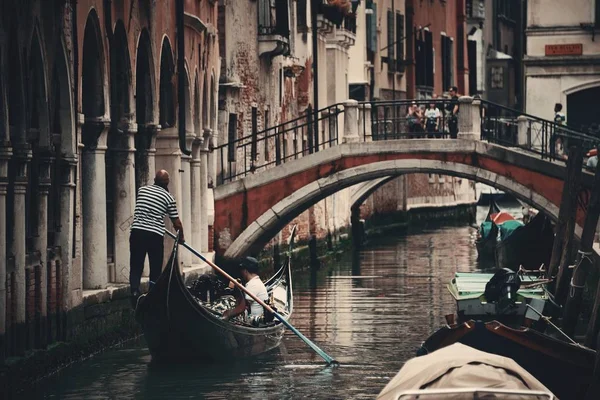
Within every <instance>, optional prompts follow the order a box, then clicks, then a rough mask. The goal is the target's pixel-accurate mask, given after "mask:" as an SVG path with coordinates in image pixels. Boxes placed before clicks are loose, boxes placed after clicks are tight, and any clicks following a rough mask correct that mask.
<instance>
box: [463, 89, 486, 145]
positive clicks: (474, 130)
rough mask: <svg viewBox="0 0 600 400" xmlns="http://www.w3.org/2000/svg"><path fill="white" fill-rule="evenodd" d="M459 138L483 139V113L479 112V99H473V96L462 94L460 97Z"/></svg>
mask: <svg viewBox="0 0 600 400" xmlns="http://www.w3.org/2000/svg"><path fill="white" fill-rule="evenodd" d="M458 102H459V110H460V112H459V113H458V139H468V140H480V139H481V115H480V114H479V105H480V104H481V102H480V101H479V100H475V101H473V97H470V96H461V97H460V98H459V99H458Z"/></svg>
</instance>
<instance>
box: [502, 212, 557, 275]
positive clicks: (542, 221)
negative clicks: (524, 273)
mask: <svg viewBox="0 0 600 400" xmlns="http://www.w3.org/2000/svg"><path fill="white" fill-rule="evenodd" d="M553 241H554V229H553V227H552V223H551V221H550V219H549V218H548V217H546V216H545V215H544V214H542V213H538V214H537V215H536V216H535V217H534V218H533V219H532V220H531V221H530V222H529V223H528V224H526V225H524V226H522V227H521V228H518V229H517V230H515V231H514V232H513V233H512V234H511V235H510V236H509V237H508V238H506V239H505V240H501V241H498V242H497V244H496V267H497V268H509V269H512V270H513V271H517V270H518V269H519V267H520V266H523V268H524V269H527V270H534V269H539V268H540V267H541V265H542V264H543V265H545V266H546V267H547V266H548V264H549V262H550V256H551V254H552V243H553Z"/></svg>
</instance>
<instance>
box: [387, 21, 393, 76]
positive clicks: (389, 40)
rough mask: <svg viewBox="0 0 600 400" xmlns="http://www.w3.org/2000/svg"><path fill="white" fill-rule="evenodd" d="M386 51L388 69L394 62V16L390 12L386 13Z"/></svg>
mask: <svg viewBox="0 0 600 400" xmlns="http://www.w3.org/2000/svg"><path fill="white" fill-rule="evenodd" d="M387 25H388V26H387V46H388V48H387V51H388V67H389V66H390V65H392V63H393V61H394V60H395V57H394V38H395V35H394V14H393V13H392V11H391V10H388V12H387Z"/></svg>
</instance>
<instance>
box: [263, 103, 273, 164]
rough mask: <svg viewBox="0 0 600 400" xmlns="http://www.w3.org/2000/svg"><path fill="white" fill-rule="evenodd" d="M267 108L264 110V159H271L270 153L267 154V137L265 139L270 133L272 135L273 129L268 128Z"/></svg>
mask: <svg viewBox="0 0 600 400" xmlns="http://www.w3.org/2000/svg"><path fill="white" fill-rule="evenodd" d="M269 122H270V121H269V108H268V107H267V109H266V110H265V161H271V155H270V154H269V139H267V138H268V137H269V136H270V135H272V134H273V133H274V132H275V131H274V130H273V131H271V130H269V128H270V126H269Z"/></svg>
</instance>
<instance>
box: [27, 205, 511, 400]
mask: <svg viewBox="0 0 600 400" xmlns="http://www.w3.org/2000/svg"><path fill="white" fill-rule="evenodd" d="M479 210H480V211H479V215H478V220H479V221H481V220H482V219H483V218H484V217H485V213H486V212H487V207H480V208H479ZM513 212H515V213H516V207H515V211H513ZM474 232H475V230H474V229H473V227H470V226H464V225H463V226H427V227H422V228H411V229H410V230H409V231H408V232H407V233H405V234H401V235H397V236H386V237H384V238H381V239H377V240H376V241H372V242H371V243H370V244H368V246H367V247H366V248H364V249H362V250H360V251H358V252H348V254H345V255H344V256H343V257H342V259H341V260H339V261H336V262H334V263H332V264H331V265H322V266H321V268H319V269H314V270H310V269H308V268H307V269H302V270H295V271H294V290H295V295H294V301H295V304H294V306H295V308H294V315H293V320H292V323H293V324H294V326H296V328H298V329H299V330H300V331H301V332H303V333H304V334H305V335H306V336H307V337H309V338H310V339H312V340H314V341H315V342H316V343H317V344H318V345H319V346H321V347H322V348H323V349H324V350H325V351H326V352H327V353H329V354H331V355H332V356H334V357H335V358H336V359H337V360H338V361H339V362H341V366H340V367H337V368H331V367H325V366H324V363H323V361H322V360H321V359H320V357H319V356H317V355H315V354H314V353H312V352H311V351H310V349H309V348H308V347H307V346H306V345H305V344H304V343H303V342H302V341H300V340H299V339H298V338H296V337H295V336H294V335H293V334H292V333H290V332H287V333H286V335H285V336H284V340H283V343H282V345H281V346H280V347H279V348H278V349H276V350H274V351H272V352H270V353H267V354H264V355H262V356H260V357H256V358H254V359H250V360H237V361H236V362H231V361H233V360H223V361H226V363H224V364H221V365H219V364H213V365H194V364H188V365H174V366H173V365H169V366H163V365H156V364H154V363H152V362H151V359H150V356H149V354H148V350H147V348H146V347H145V345H144V342H143V340H140V341H137V342H133V343H129V344H128V345H127V346H125V347H121V348H117V349H113V350H110V351H107V352H105V353H103V354H100V355H98V356H96V357H93V358H91V359H89V360H87V361H85V362H82V363H79V364H77V365H74V366H72V367H69V368H66V369H65V370H63V371H62V372H61V373H59V374H58V375H56V376H54V377H52V378H51V379H49V380H47V381H46V382H43V383H42V384H41V385H38V387H36V388H34V389H32V390H29V391H28V392H27V393H26V394H25V395H26V397H37V398H61V399H81V398H86V399H122V398H135V399H165V398H169V399H183V398H186V399H189V398H198V399H256V398H264V399H298V398H311V399H342V398H343V399H348V398H352V399H372V398H374V397H375V396H376V395H377V393H379V391H380V390H381V389H382V388H383V387H384V386H385V384H386V383H387V382H388V381H389V379H390V378H391V377H393V376H394V375H395V374H396V373H397V371H398V370H399V369H400V367H401V366H402V365H403V363H404V362H405V361H406V360H408V359H409V358H411V357H413V356H414V354H415V351H416V349H417V348H418V346H419V345H420V344H421V342H422V341H423V340H424V339H425V338H426V337H427V336H428V335H429V334H430V333H431V332H432V331H433V330H435V329H436V328H438V327H439V326H440V325H441V324H443V323H444V315H445V314H447V313H450V312H453V311H454V307H455V305H454V302H453V299H452V297H451V296H450V294H449V292H448V291H447V289H446V284H447V283H448V281H449V280H450V279H451V277H452V276H453V274H454V273H455V272H456V271H471V270H475V269H477V268H478V264H477V262H476V259H477V252H476V249H475V247H474V242H473V241H474ZM207 346H210V343H207Z"/></svg>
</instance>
